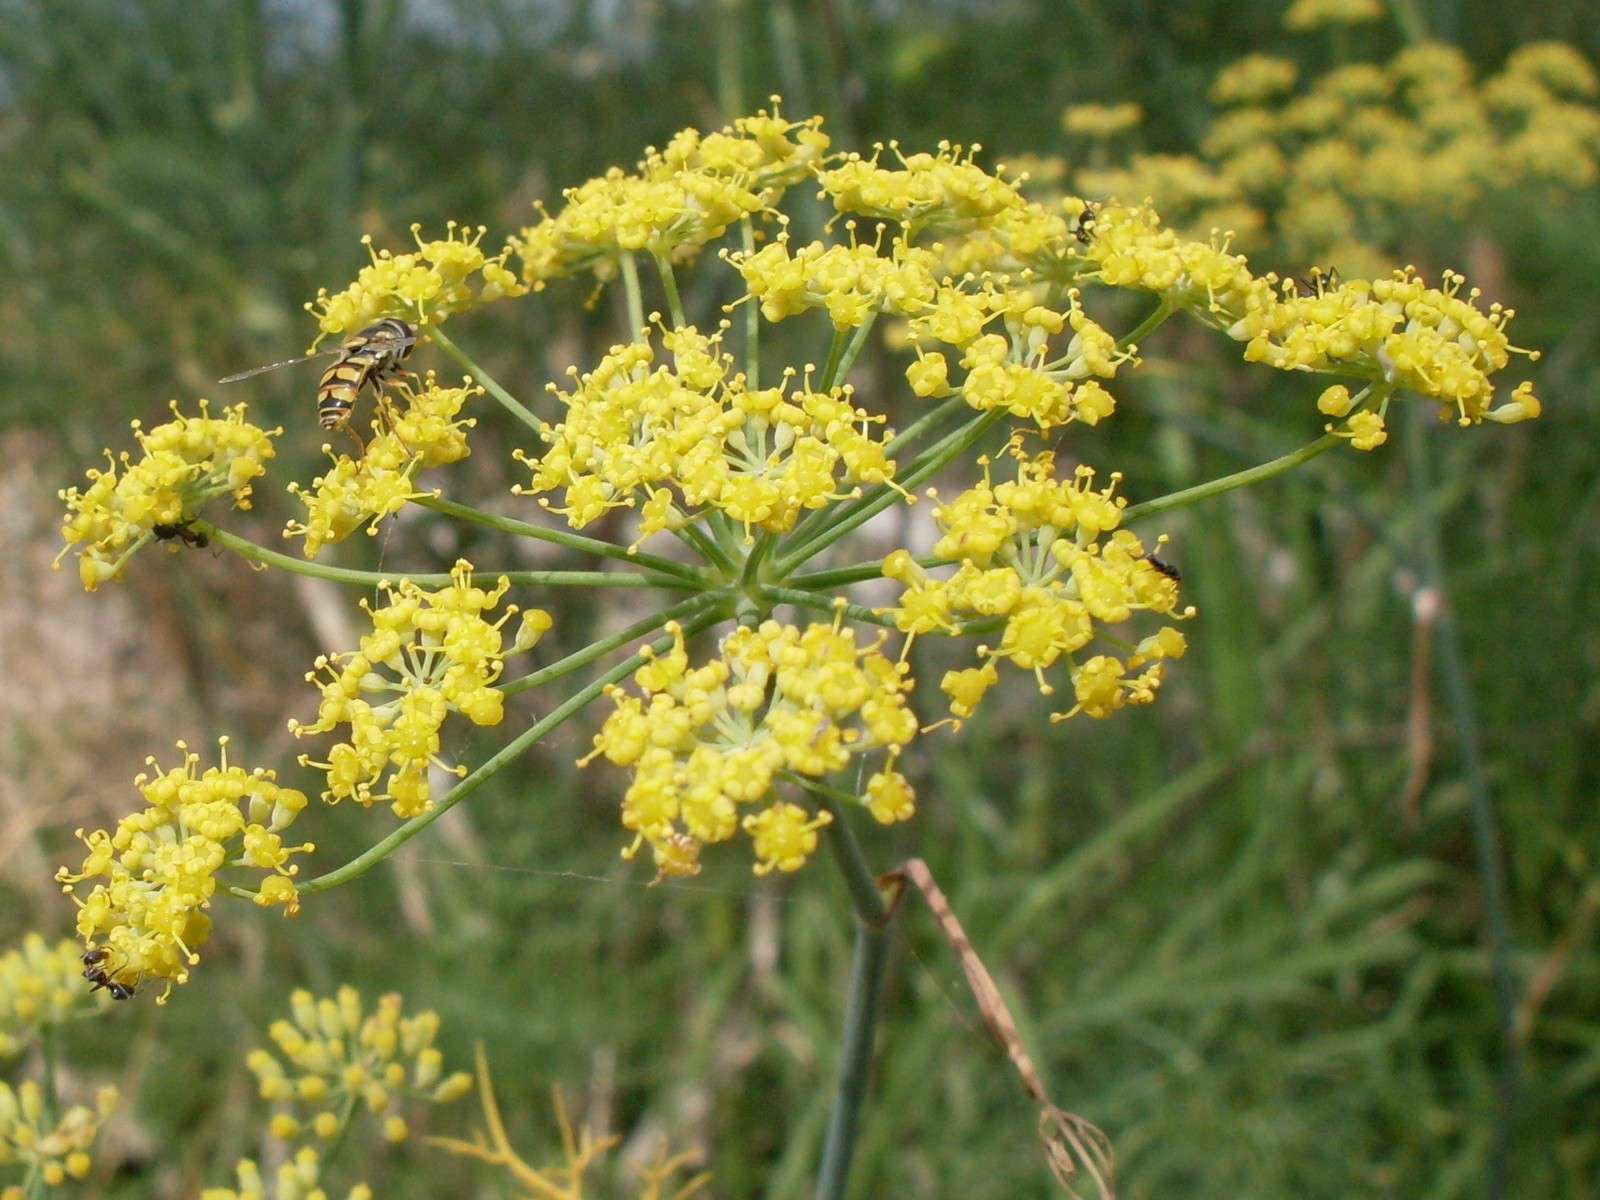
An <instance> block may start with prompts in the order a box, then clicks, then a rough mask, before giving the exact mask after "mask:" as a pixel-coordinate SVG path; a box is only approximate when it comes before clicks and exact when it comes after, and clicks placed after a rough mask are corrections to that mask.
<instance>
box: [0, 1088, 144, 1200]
mask: <svg viewBox="0 0 1600 1200" xmlns="http://www.w3.org/2000/svg"><path fill="white" fill-rule="evenodd" d="M116 1106H117V1089H116V1088H113V1087H104V1088H101V1089H100V1090H99V1091H98V1092H97V1093H96V1094H95V1101H94V1104H93V1105H92V1106H91V1105H87V1104H74V1105H72V1106H71V1107H69V1108H68V1109H67V1110H66V1111H65V1112H63V1113H61V1114H60V1116H59V1117H56V1116H53V1115H52V1114H50V1113H49V1112H48V1111H47V1109H48V1105H47V1104H46V1099H45V1093H44V1091H43V1090H42V1089H41V1088H40V1087H39V1085H38V1084H37V1083H35V1082H34V1081H33V1080H31V1079H29V1080H25V1081H24V1082H23V1083H21V1084H20V1085H19V1086H17V1087H16V1088H15V1089H13V1088H12V1086H11V1085H10V1084H9V1083H6V1082H4V1081H0V1167H5V1166H13V1165H15V1166H21V1167H23V1168H25V1169H26V1170H27V1171H28V1173H29V1176H30V1178H37V1179H38V1180H39V1181H41V1182H42V1183H44V1185H45V1186H47V1187H57V1186H59V1185H60V1184H63V1183H65V1182H66V1181H67V1180H68V1179H82V1178H84V1177H85V1176H86V1175H88V1174H89V1168H90V1167H91V1166H92V1165H93V1163H92V1162H91V1160H90V1158H89V1148H90V1147H91V1146H93V1145H94V1139H95V1137H96V1135H98V1134H99V1132H100V1127H101V1126H102V1125H103V1124H105V1121H106V1118H107V1117H109V1116H110V1115H111V1113H112V1110H113V1109H115V1108H116ZM32 1194H33V1193H31V1192H25V1191H24V1189H23V1188H21V1187H18V1186H14V1185H13V1186H7V1187H4V1188H0V1200H23V1197H24V1196H25V1195H32Z"/></svg>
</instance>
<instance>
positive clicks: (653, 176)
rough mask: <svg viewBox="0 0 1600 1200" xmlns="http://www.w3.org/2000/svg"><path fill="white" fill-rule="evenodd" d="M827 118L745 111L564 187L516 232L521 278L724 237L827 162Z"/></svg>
mask: <svg viewBox="0 0 1600 1200" xmlns="http://www.w3.org/2000/svg"><path fill="white" fill-rule="evenodd" d="M821 124H822V121H821V118H818V117H813V118H811V119H810V120H808V121H786V120H784V119H783V118H782V117H781V116H780V115H778V113H777V111H776V109H774V111H772V112H759V113H757V114H755V115H754V116H750V117H742V118H740V119H739V120H737V121H735V122H734V123H733V124H732V125H730V126H729V127H727V128H726V129H723V130H722V131H720V132H718V133H710V134H701V133H699V132H698V131H696V130H693V129H685V130H683V131H682V132H681V133H679V134H677V135H676V136H675V137H674V138H673V139H672V140H671V141H670V142H668V143H667V145H666V146H665V147H664V148H663V149H661V150H655V149H652V150H649V151H648V152H647V153H646V155H645V158H644V161H642V162H641V163H639V165H638V169H637V171H636V172H635V173H631V174H630V173H628V172H625V171H622V170H620V169H617V168H613V169H612V170H610V171H608V172H606V174H604V175H602V176H600V177H598V178H596V179H591V180H589V181H588V182H587V183H585V184H583V185H582V186H580V187H576V188H572V189H570V190H568V191H567V192H566V193H565V200H566V203H565V204H564V205H563V206H562V207H561V209H560V211H558V212H557V213H555V214H553V215H552V214H550V213H548V212H546V211H545V210H544V209H543V207H542V206H540V215H541V217H542V220H540V221H539V223H538V224H536V225H531V226H529V227H527V228H525V229H523V230H522V231H521V232H520V233H518V234H517V235H516V236H514V237H512V238H511V239H510V241H509V243H508V245H507V249H508V250H509V251H511V252H514V253H515V254H516V255H517V257H518V258H519V259H520V260H521V262H522V280H523V282H524V283H526V284H527V285H529V286H531V287H534V288H541V287H543V286H544V285H545V283H546V282H547V281H548V280H551V279H554V278H558V277H560V276H564V275H571V274H574V273H576V272H579V271H587V270H593V271H595V272H596V273H597V274H599V275H600V276H601V277H602V278H609V277H611V276H613V275H614V274H615V273H616V268H617V260H618V257H619V256H621V255H627V254H632V253H634V252H635V251H645V252H647V253H649V254H652V255H659V256H663V257H671V256H673V255H676V254H678V253H683V252H693V251H694V250H697V249H698V248H699V247H701V246H703V245H705V244H706V243H707V242H709V241H713V240H715V239H716V238H719V237H721V236H722V235H723V234H724V233H725V232H726V231H727V229H728V226H729V225H731V224H733V223H734V222H736V221H738V220H740V218H742V217H747V216H750V215H751V214H754V213H760V212H763V211H765V210H767V209H770V208H771V207H772V206H773V205H775V204H776V203H777V202H778V200H779V199H780V198H781V197H782V195H783V193H784V191H786V190H787V189H788V188H789V187H791V186H792V185H794V184H796V183H798V182H799V181H800V180H802V179H804V178H805V177H806V176H807V174H808V173H809V172H810V171H811V170H812V169H813V168H814V167H815V165H816V164H817V163H818V162H819V161H820V160H821V158H822V155H823V154H824V152H825V151H826V150H827V148H828V139H827V137H826V135H824V134H823V133H822V131H821Z"/></svg>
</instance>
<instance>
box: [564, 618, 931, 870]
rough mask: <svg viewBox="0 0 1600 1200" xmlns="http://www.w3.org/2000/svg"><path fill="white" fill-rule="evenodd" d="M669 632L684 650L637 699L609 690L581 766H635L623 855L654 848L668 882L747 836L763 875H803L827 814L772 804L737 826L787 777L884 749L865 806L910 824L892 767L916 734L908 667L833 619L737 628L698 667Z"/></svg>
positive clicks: (651, 666)
mask: <svg viewBox="0 0 1600 1200" xmlns="http://www.w3.org/2000/svg"><path fill="white" fill-rule="evenodd" d="M670 628H671V631H672V632H673V633H674V635H675V636H676V639H677V644H676V645H675V646H674V647H673V648H672V649H671V650H670V651H669V652H668V653H666V654H663V655H660V656H655V657H653V658H652V660H651V661H650V662H648V663H647V664H646V665H645V666H642V667H640V668H639V669H638V671H636V672H635V673H634V682H635V683H637V684H638V686H639V688H640V689H641V691H642V692H643V695H642V696H633V695H630V694H629V693H628V692H626V691H625V690H623V689H622V688H611V689H609V690H608V692H607V694H608V695H609V696H610V697H611V699H612V702H613V703H614V704H615V705H616V710H615V711H614V712H613V713H612V714H611V715H610V716H609V717H607V718H606V722H605V724H604V726H602V727H601V730H600V732H599V733H598V734H596V735H595V740H594V745H595V749H594V753H593V754H591V755H590V756H589V757H588V758H586V759H584V760H583V761H584V762H585V763H587V762H589V761H590V760H591V759H593V758H594V757H596V756H597V755H602V754H603V755H604V756H605V757H606V758H607V759H609V760H610V761H611V762H613V763H616V764H617V765H619V766H625V767H629V768H631V769H632V773H633V778H632V780H631V782H630V783H629V785H628V790H627V793H626V795H625V796H624V797H623V802H622V824H623V826H624V827H625V828H627V829H630V830H632V831H633V832H634V833H635V834H636V835H637V836H636V837H635V838H634V841H633V844H632V845H631V846H629V847H628V848H627V849H626V850H625V851H624V856H625V857H628V858H631V857H632V856H633V855H634V854H635V853H637V851H638V850H639V848H640V846H641V845H642V844H643V843H646V842H648V843H649V845H650V847H651V849H652V850H653V851H654V852H655V861H656V867H657V870H658V871H659V872H660V874H662V875H693V874H695V873H696V872H697V871H698V870H699V869H700V868H699V861H700V848H701V846H702V845H704V844H706V843H710V842H724V841H727V840H728V839H729V838H731V837H733V835H734V834H735V832H737V831H738V830H739V829H741V828H742V829H743V830H744V831H745V833H747V834H748V835H749V836H750V838H751V839H752V841H753V842H754V846H755V854H756V865H755V871H756V874H758V875H764V874H766V873H767V872H769V871H773V870H779V871H795V870H798V869H799V868H800V867H802V866H803V865H804V864H805V861H806V859H807V858H808V857H809V856H810V855H811V853H812V851H813V850H815V849H816V845H817V830H818V829H820V828H822V826H824V825H826V824H827V823H828V821H829V820H830V819H831V818H830V817H829V815H828V813H826V812H822V813H818V814H816V815H815V816H813V815H812V814H811V813H809V812H808V811H807V810H805V809H803V808H801V807H800V806H799V805H796V804H791V803H788V802H785V801H780V800H771V801H770V803H765V807H763V808H761V809H760V811H759V812H756V813H753V814H751V815H747V816H745V817H744V818H743V820H742V821H741V819H740V816H739V813H740V811H741V809H749V808H751V807H753V806H756V805H759V804H763V803H764V802H767V801H769V798H770V796H771V793H772V789H773V785H774V783H775V782H776V780H777V777H778V775H779V773H780V772H782V771H792V772H795V773H796V774H798V775H804V776H808V777H811V778H821V777H822V776H824V775H828V774H831V773H832V772H835V771H839V770H843V769H844V768H845V767H846V766H848V765H849V764H850V763H851V762H852V761H853V760H855V759H856V758H857V757H859V756H861V755H864V754H867V753H869V752H871V751H874V750H879V749H886V750H887V751H888V756H887V760H886V761H885V763H884V764H883V767H882V769H881V770H879V771H877V772H876V773H875V774H873V775H872V776H871V777H870V778H869V779H868V781H867V784H866V791H865V793H864V795H863V802H864V803H865V804H866V806H867V808H868V810H869V811H870V812H871V813H872V815H873V817H874V818H876V819H877V820H878V821H880V822H883V823H884V824H889V823H892V822H894V821H903V820H905V819H906V818H908V817H910V816H911V814H912V811H913V808H914V803H915V800H914V796H913V794H912V791H911V786H910V784H909V783H907V782H906V780H905V778H904V777H903V776H902V775H900V773H899V772H898V771H896V770H895V769H894V760H895V757H896V756H897V755H898V754H899V752H900V749H901V748H902V747H904V746H905V745H906V743H908V742H909V741H910V740H911V739H912V738H913V737H914V736H915V735H916V732H917V721H916V716H915V714H913V713H912V711H911V709H910V708H909V707H908V705H907V703H906V692H907V691H908V689H909V687H910V679H909V677H908V674H907V671H906V668H905V666H904V664H901V663H895V662H892V661H891V660H889V659H888V658H885V657H884V655H883V654H882V653H881V652H880V651H879V650H878V648H877V645H875V644H874V645H865V646H863V645H858V644H857V642H856V637H855V634H854V633H853V632H852V631H851V630H849V629H846V628H843V627H842V626H841V625H840V624H839V623H838V622H835V623H834V624H832V625H821V624H818V625H811V626H809V627H807V628H806V629H804V630H801V629H798V628H796V627H794V626H792V625H783V624H780V623H778V622H777V621H764V622H762V623H761V625H760V626H759V627H757V628H748V627H742V628H739V629H736V630H734V631H733V632H732V633H730V634H729V635H728V636H727V638H726V639H724V641H723V643H722V648H721V652H720V653H719V654H718V656H717V657H716V658H713V659H711V660H710V661H709V662H707V663H705V664H704V665H702V666H699V667H693V668H691V667H690V665H689V656H688V652H687V650H686V649H685V647H684V643H683V637H682V631H681V630H680V629H678V627H677V626H672V627H670Z"/></svg>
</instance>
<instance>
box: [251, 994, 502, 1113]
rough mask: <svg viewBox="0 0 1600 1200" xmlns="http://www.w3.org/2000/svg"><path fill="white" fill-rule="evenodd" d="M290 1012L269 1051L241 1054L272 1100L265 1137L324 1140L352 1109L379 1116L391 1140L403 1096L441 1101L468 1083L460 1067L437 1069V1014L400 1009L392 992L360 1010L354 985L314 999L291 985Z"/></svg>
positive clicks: (273, 1030) (273, 1031)
mask: <svg viewBox="0 0 1600 1200" xmlns="http://www.w3.org/2000/svg"><path fill="white" fill-rule="evenodd" d="M289 1011H290V1016H291V1018H292V1019H291V1020H278V1021H274V1022H273V1023H272V1025H271V1027H270V1028H269V1029H268V1030H267V1032H268V1035H269V1036H270V1037H271V1038H272V1041H273V1043H274V1045H276V1046H277V1053H276V1054H275V1053H273V1052H272V1051H270V1050H264V1049H257V1050H252V1051H251V1052H250V1053H249V1055H248V1056H247V1057H246V1059H245V1065H246V1066H248V1067H249V1068H250V1071H251V1073H252V1074H254V1075H255V1077H256V1081H257V1084H258V1085H259V1091H260V1095H261V1098H262V1099H263V1100H268V1101H272V1102H273V1103H275V1104H276V1105H278V1106H279V1107H278V1111H277V1112H276V1113H275V1115H274V1116H273V1118H272V1122H271V1126H270V1128H271V1131H272V1134H273V1136H274V1137H277V1138H280V1139H282V1140H284V1141H288V1142H293V1141H296V1140H298V1139H300V1138H303V1137H307V1136H312V1137H316V1138H318V1139H320V1140H321V1141H322V1142H324V1143H327V1142H331V1141H333V1140H334V1139H336V1138H338V1137H339V1136H341V1135H342V1134H343V1132H344V1129H345V1126H346V1124H347V1123H348V1122H349V1121H350V1119H351V1116H352V1115H353V1113H354V1111H355V1109H356V1108H358V1107H360V1108H364V1109H365V1110H366V1111H367V1112H369V1113H371V1114H372V1116H373V1118H374V1120H377V1121H378V1122H380V1124H381V1127H382V1130H383V1136H384V1137H385V1138H386V1139H388V1140H389V1141H391V1142H399V1141H403V1140H404V1139H405V1137H406V1135H407V1132H408V1126H407V1124H406V1117H405V1114H404V1113H403V1112H402V1111H401V1109H402V1104H403V1102H404V1101H406V1100H412V1101H419V1102H424V1103H429V1104H445V1103H449V1102H450V1101H452V1100H459V1099H460V1098H461V1097H462V1096H464V1095H466V1094H467V1093H468V1092H470V1091H471V1090H472V1076H471V1075H469V1074H467V1073H466V1072H465V1071H457V1072H454V1073H452V1074H449V1075H446V1074H445V1072H444V1055H443V1054H442V1053H441V1052H440V1051H439V1049H438V1047H436V1046H435V1045H434V1041H435V1039H436V1038H437V1037H438V1034H439V1015H438V1014H437V1013H435V1012H433V1011H432V1010H424V1011H422V1012H419V1013H416V1014H415V1015H413V1016H406V1015H405V1012H404V1001H403V1000H402V999H401V997H400V996H399V995H397V994H394V993H390V994H388V995H385V996H380V997H379V998H378V1003H377V1005H376V1006H375V1007H374V1008H373V1009H372V1011H371V1012H367V1011H366V1009H365V1007H364V1006H363V1004H362V1000H361V993H360V992H358V991H357V990H356V989H355V988H353V987H342V988H340V989H339V991H338V993H337V995H335V996H325V997H322V998H320V999H319V998H317V997H314V996H313V995H312V994H311V993H310V992H308V991H305V990H304V989H300V990H297V991H295V992H294V993H293V994H292V995H291V996H290V997H289Z"/></svg>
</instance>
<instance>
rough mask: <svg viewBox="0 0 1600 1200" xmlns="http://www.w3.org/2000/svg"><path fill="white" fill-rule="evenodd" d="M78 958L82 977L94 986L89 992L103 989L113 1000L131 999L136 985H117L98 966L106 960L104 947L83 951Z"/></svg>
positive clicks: (108, 974) (107, 973)
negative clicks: (80, 960) (81, 961)
mask: <svg viewBox="0 0 1600 1200" xmlns="http://www.w3.org/2000/svg"><path fill="white" fill-rule="evenodd" d="M80 957H81V958H82V959H83V977H84V978H85V979H87V980H88V981H89V982H90V983H91V984H93V985H94V986H93V987H91V988H90V989H89V990H90V991H91V992H98V991H99V990H100V989H101V988H105V990H106V991H108V992H110V993H111V998H112V999H113V1000H128V999H131V998H132V997H133V993H134V992H135V991H136V990H137V988H138V985H137V984H135V985H134V986H133V987H129V986H128V985H127V984H125V983H118V982H117V981H116V980H115V979H113V978H112V977H111V974H110V973H109V972H108V971H107V970H106V969H105V967H103V966H101V965H100V964H101V963H103V962H104V961H105V958H106V950H105V948H104V947H96V948H95V949H93V950H85V951H84V952H83V954H82V955H81V956H80Z"/></svg>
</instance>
